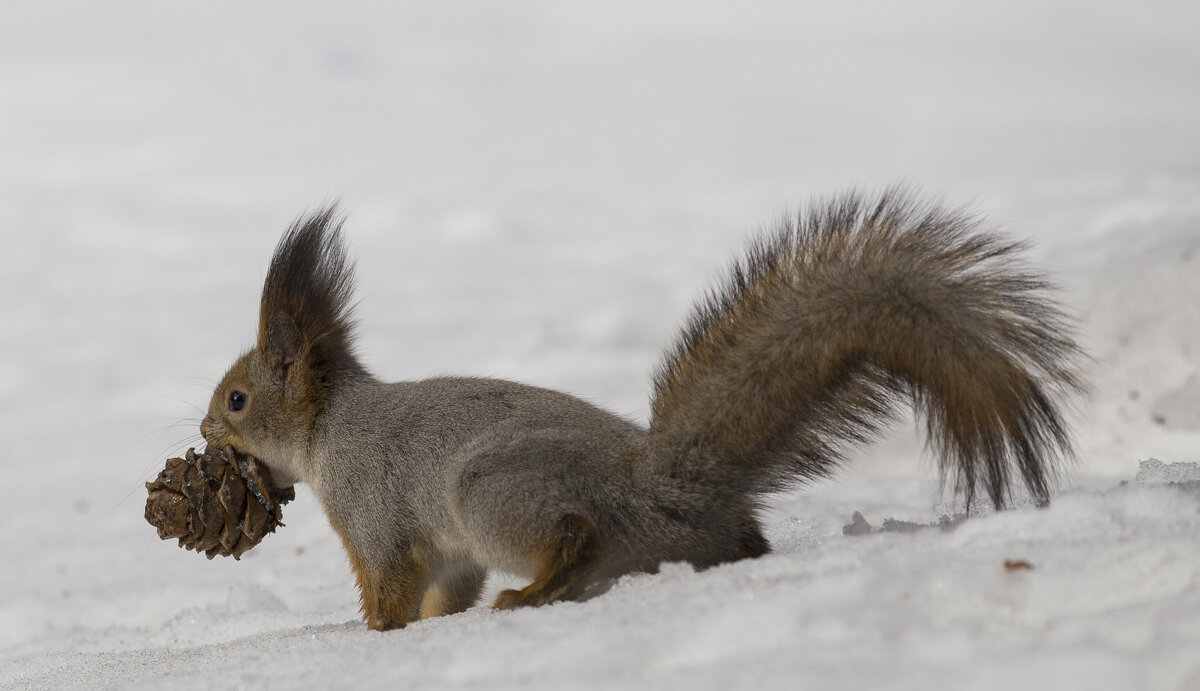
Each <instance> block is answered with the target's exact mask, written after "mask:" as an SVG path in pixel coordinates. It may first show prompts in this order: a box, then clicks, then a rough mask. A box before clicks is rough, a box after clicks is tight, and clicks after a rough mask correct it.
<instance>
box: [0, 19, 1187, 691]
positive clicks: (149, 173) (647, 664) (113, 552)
mask: <svg viewBox="0 0 1200 691" xmlns="http://www.w3.org/2000/svg"><path fill="white" fill-rule="evenodd" d="M1198 27H1200V4H1197V3H1196V2H1194V1H1193V0H1177V1H1173V2H1172V1H1163V2H1158V1H1152V2H1149V3H1134V2H1114V1H1108V2H1105V1H1100V2H1089V3H1078V2H1068V1H1067V0H1036V1H1035V0H1013V1H1012V2H1005V3H976V2H962V1H960V0H953V1H951V0H914V1H912V2H898V3H864V2H847V3H797V2H782V1H778V2H760V1H758V0H750V1H749V2H743V3H736V4H734V3H719V2H709V1H708V0H699V1H693V2H687V3H678V4H674V3H658V2H650V3H646V2H637V3H634V2H626V1H625V0H616V1H614V2H606V3H562V2H549V1H548V0H532V1H529V2H524V3H520V4H519V5H517V4H515V3H513V4H501V3H486V2H478V1H475V2H471V1H469V0H464V1H462V2H459V1H457V0H456V1H453V2H447V3H441V4H412V3H366V2H348V3H315V2H291V3H282V2H263V3H236V4H235V3H231V2H222V1H218V2H212V3H202V4H197V3H145V2H132V1H130V0H113V1H111V2H104V3H95V2H82V1H80V0H74V1H70V0H66V1H63V2H47V3H22V4H19V5H16V4H14V5H12V6H10V7H7V8H6V9H5V11H4V13H3V18H2V19H0V84H3V85H4V88H3V89H0V190H3V203H0V229H2V232H3V234H4V235H3V244H2V248H3V249H0V324H3V328H2V330H0V439H3V440H4V450H3V454H2V455H0V470H2V475H0V547H2V549H3V554H4V555H5V565H4V567H3V568H0V688H3V689H25V688H35V689H84V688H86V689H95V688H133V689H143V688H144V689H160V688H176V689H194V688H221V689H225V688H265V687H271V688H314V689H324V688H336V687H353V688H361V689H375V688H395V687H401V688H406V689H421V688H430V689H468V688H488V689H492V688H498V689H528V688H545V689H583V688H657V689H688V690H691V689H727V688H747V689H872V688H890V689H951V688H952V689H1024V688H1052V689H1200V653H1198V652H1197V651H1200V491H1198V489H1197V486H1198V483H1200V472H1198V471H1197V466H1196V463H1197V462H1198V461H1200V383H1198V382H1200V127H1197V123H1200V88H1197V87H1198V86H1200V81H1198V75H1200V29H1198ZM896 181H906V182H909V183H911V184H913V185H916V186H918V187H920V188H921V189H923V190H926V191H928V192H930V193H933V194H935V195H938V196H941V197H943V198H944V199H945V200H946V201H948V202H950V203H954V204H958V203H970V204H972V205H973V206H975V207H977V208H979V209H981V210H983V211H984V212H986V213H987V214H988V215H989V216H990V217H991V218H993V219H995V220H996V222H997V223H998V224H1000V225H1001V226H1002V227H1003V228H1004V229H1005V230H1006V231H1007V232H1009V233H1011V234H1013V235H1015V236H1018V237H1022V238H1027V239H1029V240H1030V241H1031V242H1032V243H1033V246H1034V247H1033V250H1032V256H1033V258H1034V259H1035V260H1037V261H1039V262H1040V263H1042V264H1043V265H1045V266H1047V267H1048V268H1049V269H1050V270H1051V271H1052V272H1053V274H1054V276H1055V278H1056V279H1057V280H1058V281H1059V283H1060V284H1061V285H1062V286H1063V297H1064V300H1065V301H1066V302H1067V304H1068V305H1069V306H1070V308H1071V310H1072V311H1073V312H1075V313H1076V314H1077V315H1078V316H1079V322H1080V325H1081V330H1082V334H1083V339H1084V341H1085V343H1086V345H1087V347H1088V349H1089V351H1090V352H1091V354H1092V356H1093V358H1094V360H1093V362H1092V363H1091V364H1090V370H1091V372H1090V375H1091V376H1092V378H1093V380H1094V382H1095V384H1096V395H1095V398H1094V400H1092V401H1091V402H1090V403H1089V404H1087V405H1085V406H1083V407H1081V409H1080V410H1079V411H1078V414H1077V415H1076V421H1077V423H1076V424H1077V438H1078V443H1079V450H1080V454H1079V461H1078V463H1077V464H1075V466H1074V467H1072V468H1071V469H1070V471H1069V472H1068V474H1067V477H1066V478H1065V480H1064V482H1063V484H1062V487H1061V488H1060V490H1059V492H1058V493H1057V495H1056V496H1055V499H1054V501H1053V503H1052V504H1051V506H1050V507H1049V508H1047V509H1044V510H1037V509H1035V508H1033V507H1030V506H1021V507H1017V508H1016V509H1015V510H1012V511H1006V512H1002V513H991V512H982V513H978V514H976V515H973V516H971V517H970V518H968V519H967V520H965V521H962V522H960V523H957V524H956V525H954V527H953V529H922V528H921V527H922V526H927V525H933V524H937V523H938V522H939V520H940V519H941V518H942V517H944V516H946V517H953V516H956V515H957V514H958V512H959V511H960V510H961V507H959V506H957V505H956V504H954V503H953V498H952V497H949V496H946V495H945V494H944V493H942V492H940V490H939V488H938V487H937V484H936V478H935V473H934V471H933V468H932V464H931V463H930V462H929V461H928V459H925V460H922V452H921V441H920V439H919V436H918V435H917V434H916V433H915V432H914V430H915V429H916V427H917V426H916V425H914V424H913V423H912V421H909V420H906V421H900V422H899V423H898V424H897V425H896V427H895V432H894V434H893V435H891V436H889V437H888V439H886V440H885V441H884V442H882V443H881V444H879V445H877V446H875V447H873V448H871V449H868V450H865V451H864V452H863V453H862V455H861V457H860V458H858V459H856V461H855V462H854V463H853V464H852V465H851V466H850V467H848V468H847V469H846V470H845V472H844V473H842V475H841V476H840V477H838V478H836V479H834V480H830V481H826V482H820V483H816V484H812V485H808V486H806V487H804V488H801V489H800V490H798V491H796V492H793V493H789V494H786V495H781V496H779V497H778V498H777V499H776V500H775V501H774V502H773V503H772V507H771V510H770V512H769V514H768V515H767V516H766V520H767V525H768V537H769V538H770V540H771V543H772V545H773V547H774V550H775V551H774V554H772V555H770V556H767V557H764V558H762V559H758V560H755V561H749V562H742V563H736V564H730V565H727V566H722V567H719V568H715V569H711V570H709V571H705V572H701V573H696V572H694V571H693V570H692V569H691V568H689V567H686V566H683V565H678V564H673V565H667V566H665V567H664V568H663V570H662V572H661V573H659V574H656V575H638V576H631V577H626V578H624V579H622V580H621V581H620V582H618V583H617V584H616V585H615V587H614V588H613V589H612V590H611V591H610V592H608V593H606V594H604V595H601V596H599V597H596V598H594V599H592V600H589V601H587V602H583V603H565V604H557V605H553V606H549V607H544V608H540V609H534V610H526V611H516V612H506V613H495V612H492V611H491V610H490V609H489V608H488V607H487V605H486V600H485V602H484V603H482V604H481V605H480V606H478V607H476V608H474V609H472V610H470V611H468V612H466V613H463V614H461V615H457V616H452V617H445V618H441V619H435V620H427V621H422V622H419V623H416V624H413V625H411V626H410V627H408V628H407V629H404V630H400V631H392V632H388V633H386V634H379V633H374V632H369V631H367V630H365V628H364V626H363V624H362V623H361V621H360V620H359V618H358V614H357V611H356V608H357V601H356V599H357V596H356V593H355V591H354V587H353V579H352V577H351V574H350V570H349V567H348V565H347V561H346V558H345V556H344V554H343V553H342V551H341V549H340V546H339V545H338V543H337V539H336V537H335V536H334V534H333V533H332V532H331V530H330V529H329V527H328V525H327V524H326V522H325V519H324V517H323V516H322V515H321V513H320V511H319V509H318V508H317V507H316V506H315V503H314V501H313V498H312V495H311V493H309V492H308V491H307V490H306V489H305V488H303V487H301V488H300V492H299V496H298V498H297V500H296V501H295V502H293V503H292V504H291V505H289V506H288V510H287V511H286V522H287V527H286V528H283V529H281V530H280V531H279V532H278V533H277V534H275V535H272V536H270V537H268V538H267V539H266V540H265V541H264V542H263V544H262V545H260V546H259V547H257V548H256V549H254V550H252V551H251V552H249V553H248V554H247V555H246V556H245V557H244V558H243V559H242V560H241V561H240V562H235V561H233V560H222V559H218V560H214V561H211V562H210V561H207V560H205V559H203V558H201V557H199V556H197V555H196V554H193V553H189V552H184V551H182V550H178V549H176V548H175V547H174V546H173V544H171V543H165V542H160V541H159V540H158V539H157V536H156V535H155V534H154V530H153V529H152V528H151V527H150V526H148V525H147V524H146V523H145V522H144V521H143V519H142V508H143V502H144V500H145V490H144V488H143V486H142V483H143V482H145V481H146V480H148V479H151V478H153V476H154V475H155V473H156V472H157V470H158V469H159V468H160V467H161V466H162V463H163V461H164V459H166V458H167V457H168V456H170V455H175V454H178V453H181V452H182V450H183V449H185V448H186V447H187V446H189V445H195V444H196V438H195V433H196V431H197V422H198V417H199V416H200V415H201V412H200V410H201V409H203V408H204V407H206V406H207V401H208V396H209V392H210V390H211V386H212V384H213V383H214V382H215V380H217V379H218V378H219V377H220V376H221V374H222V373H223V371H224V368H225V367H226V366H227V365H228V364H229V363H230V362H231V361H232V360H233V358H234V357H235V356H236V355H237V354H238V353H239V352H241V350H242V349H243V348H245V347H247V346H248V345H249V344H250V342H251V339H252V337H253V329H254V326H255V308H256V306H257V296H258V291H259V289H260V286H261V280H262V278H263V274H264V272H265V269H266V266H267V259H268V257H269V255H270V252H271V249H272V247H273V246H274V243H275V241H276V240H277V238H278V234H279V232H280V231H281V230H282V229H283V227H284V226H285V225H286V224H287V223H288V222H290V221H291V220H292V219H293V218H295V217H296V216H297V215H298V214H300V213H301V212H303V211H304V210H306V209H312V208H315V207H316V206H317V205H320V204H322V203H324V202H326V201H328V200H331V199H336V198H340V199H341V200H342V201H343V204H344V209H345V210H346V211H347V212H348V214H349V223H348V226H347V234H348V238H349V242H350V245H351V251H352V252H353V253H354V254H356V255H357V256H358V257H359V270H360V298H361V300H362V303H361V309H360V315H361V322H362V329H361V344H362V354H363V356H364V358H365V360H366V361H367V362H368V363H369V364H370V365H371V366H372V367H373V368H374V370H375V371H376V372H377V373H378V374H380V375H381V376H384V377H387V378H393V379H401V378H417V377H423V376H429V375H433V374H442V373H469V374H481V375H494V376H503V377H507V378H512V379H518V380H522V381H526V382H530V383H534V384H538V385H543V386H551V387H555V388H560V389H565V390H568V391H571V392H573V393H576V394H579V395H582V396H584V397H586V398H588V399H590V400H592V401H595V402H597V403H599V404H601V405H604V406H606V407H608V408H611V409H613V410H616V411H618V412H620V413H622V414H628V415H630V416H633V417H637V418H642V419H644V417H645V415H646V412H647V400H646V391H647V390H648V377H649V372H650V371H651V369H652V367H653V365H654V363H655V361H656V358H657V356H658V353H659V351H660V350H661V348H662V347H663V346H664V345H665V344H667V343H669V341H670V339H671V337H672V334H673V332H674V330H675V329H676V328H677V325H678V324H679V323H680V322H681V320H682V319H683V317H684V315H685V313H686V311H687V308H688V306H689V304H690V303H691V301H692V300H693V299H694V298H695V297H696V296H698V295H699V294H700V293H701V292H702V290H703V289H704V287H705V286H706V285H707V284H708V281H710V280H711V279H712V277H713V276H714V275H716V274H717V273H718V272H719V271H720V270H721V269H722V267H723V266H724V265H725V264H726V263H727V261H728V259H729V258H730V257H731V256H732V254H733V253H735V252H736V251H737V249H738V248H739V247H740V246H741V245H742V244H743V242H744V241H745V238H746V237H747V236H748V235H749V234H750V233H752V232H754V231H755V230H757V229H759V228H762V227H764V226H766V225H769V224H771V223H773V222H774V221H775V220H776V219H778V218H779V217H780V215H781V214H783V213H785V212H787V211H788V210H794V209H795V208H797V206H798V205H801V204H803V203H805V202H806V201H807V200H809V199H810V198H811V197H813V196H819V195H828V194H833V193H837V192H839V191H842V190H844V189H846V188H848V187H851V186H857V187H859V188H860V189H865V190H877V189H880V188H882V187H884V186H886V185H888V184H890V183H894V182H896ZM1150 459H1157V460H1155V461H1151V460H1150ZM1141 461H1145V462H1144V463H1140V462H1141ZM855 512H859V513H860V514H861V516H862V523H863V524H865V525H866V526H867V527H868V529H867V530H859V531H857V532H859V533H861V534H845V533H844V532H843V527H845V526H847V525H848V524H854V523H855V521H854V520H853V519H854V514H855ZM888 519H890V520H891V521H892V523H891V525H893V526H907V528H906V529H892V530H888V529H884V530H880V527H881V526H884V521H885V520H888ZM849 532H850V533H854V532H856V531H853V530H851V531H849ZM1006 561H1009V562H1022V561H1023V562H1027V563H1028V565H1029V566H1031V567H1032V568H1020V567H1019V566H1017V567H1012V566H1011V565H1010V568H1005V562H1006ZM511 584H512V581H511V580H510V579H508V578H506V577H504V576H497V577H496V578H494V579H493V582H492V583H490V584H489V588H488V592H487V594H486V595H485V598H488V597H494V596H495V594H496V592H498V590H499V589H501V588H503V587H506V586H508V585H511Z"/></svg>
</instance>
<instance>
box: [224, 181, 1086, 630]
mask: <svg viewBox="0 0 1200 691" xmlns="http://www.w3.org/2000/svg"><path fill="white" fill-rule="evenodd" d="M340 229H341V223H340V221H339V220H338V217H337V215H336V212H335V210H334V209H326V210H323V211H320V212H318V213H316V214H312V215H310V216H308V217H306V218H303V219H301V220H299V221H298V222H297V223H296V224H294V225H293V226H292V227H291V228H290V229H289V230H288V231H287V232H286V233H285V234H284V237H283V239H282V240H281V241H280V243H279V245H278V247H277V248H276V251H275V255H274V258H273V259H272V262H271V266H270V270H269V272H268V275H267V279H266V283H265V285H264V288H263V296H262V302H261V313H260V320H259V329H258V340H257V343H256V345H255V347H254V348H252V349H251V350H250V351H248V352H247V353H245V354H243V355H242V356H241V357H240V358H239V359H238V360H237V361H236V362H235V363H234V365H233V366H232V367H231V368H230V370H229V372H228V373H227V374H226V375H225V377H224V379H223V380H222V381H221V383H220V384H218V386H217V388H216V390H215V391H214V393H213V396H212V399H211V402H210V405H209V411H208V415H206V417H205V419H204V421H203V423H202V424H201V432H202V433H203V434H204V436H205V438H206V439H207V440H208V441H209V443H210V444H216V445H218V446H232V447H234V448H236V449H237V450H239V451H241V452H242V453H245V454H249V455H252V456H255V457H257V458H259V459H260V460H262V461H263V462H265V463H266V464H267V465H269V466H271V468H272V471H273V476H274V477H276V478H279V479H282V481H283V482H288V483H290V482H305V483H308V484H310V485H311V486H312V489H313V493H314V495H315V496H316V498H317V500H318V501H319V502H320V503H321V506H322V507H323V509H324V510H325V513H326V515H327V517H328V518H329V520H330V523H331V524H332V526H333V528H334V530H335V531H336V532H337V534H338V535H339V537H340V538H341V540H342V543H343V545H344V546H345V548H346V551H347V554H348V555H349V558H350V564H351V567H352V569H353V570H354V573H355V577H356V579H357V581H358V585H359V590H360V593H361V596H362V604H363V611H364V613H365V615H366V619H367V622H368V624H369V625H370V626H371V628H376V629H387V628H392V627H396V626H403V625H404V624H405V623H406V622H408V621H411V620H413V619H415V618H417V617H424V616H433V615H439V614H450V613H454V612H458V611H462V610H463V609H465V608H467V607H470V606H471V605H472V604H473V603H474V602H475V600H476V599H477V598H478V596H479V594H480V592H481V590H482V588H483V584H484V580H485V578H486V574H487V571H488V569H500V570H504V571H508V572H511V573H515V574H518V575H523V576H526V577H528V578H530V579H532V582H531V583H530V584H529V585H528V586H526V587H525V588H522V589H519V590H516V589H514V590H506V591H504V592H502V593H501V594H500V596H499V597H498V598H497V600H496V602H495V604H494V606H495V607H497V608H500V609H507V608H512V607H520V606H529V605H540V604H546V603H549V602H555V601H558V600H563V599H577V598H581V597H585V596H586V595H587V594H589V593H592V592H595V590H596V589H597V588H600V587H603V584H604V583H605V582H607V581H609V580H610V579H612V578H614V577H616V576H620V575H621V574H624V573H628V572H631V571H654V570H655V569H657V567H658V564H659V563H661V562H664V561H680V560H682V561H688V562H691V563H692V564H694V565H696V566H698V567H707V566H711V565H713V564H718V563H721V562H726V561H733V560H737V559H742V558H748V557H757V556H760V555H762V554H765V553H767V552H768V551H769V549H770V545H769V544H768V542H767V540H766V539H765V538H764V537H763V534H762V529H761V525H760V522H759V519H758V515H757V513H758V508H759V506H760V502H761V499H762V497H763V496H764V495H765V494H766V493H768V492H771V491H774V490H777V489H779V488H781V487H784V486H787V485H789V484H791V483H794V482H797V481H801V480H805V479H808V478H814V477H819V476H823V475H827V474H829V473H830V472H831V470H832V469H833V468H834V467H835V466H836V465H837V464H838V463H840V462H842V460H843V458H844V457H845V455H846V453H847V451H848V450H849V449H850V448H851V447H852V446H854V445H855V444H859V443H862V442H865V441H869V440H870V439H872V438H873V437H874V436H875V435H876V434H877V433H878V432H879V431H880V429H881V428H882V425H883V424H884V423H885V422H886V421H887V420H888V419H889V418H891V417H892V415H893V413H895V412H896V411H897V409H898V408H899V407H900V406H901V405H902V404H904V403H907V402H911V404H912V405H913V406H914V407H915V408H916V410H917V411H918V412H919V413H921V414H922V415H923V416H924V417H925V418H926V421H927V426H928V439H929V443H930V445H931V446H932V448H933V449H934V451H935V453H936V454H937V457H938V462H939V464H940V467H941V470H942V472H943V473H944V474H945V475H947V476H950V477H952V478H953V481H954V486H955V488H956V489H957V490H959V491H961V492H962V493H963V494H964V495H965V496H966V498H967V500H968V502H970V501H972V500H973V499H974V498H975V495H976V492H977V491H978V490H979V489H982V490H984V491H986V493H987V495H988V497H989V498H990V499H991V500H992V501H993V503H994V504H995V505H996V506H997V507H1002V506H1004V505H1005V503H1006V502H1007V501H1008V500H1009V498H1010V493H1011V491H1012V489H1013V485H1014V484H1015V480H1016V479H1017V478H1018V477H1019V478H1020V480H1021V481H1022V482H1023V484H1024V485H1025V487H1026V488H1027V489H1028V491H1029V493H1030V494H1031V495H1032V496H1033V498H1034V499H1035V500H1036V501H1037V502H1038V503H1039V504H1044V503H1046V502H1047V501H1048V500H1049V491H1050V486H1051V484H1052V480H1053V478H1054V475H1055V472H1056V467H1057V466H1056V463H1057V461H1058V460H1059V459H1062V458H1064V457H1066V456H1069V455H1070V441H1069V435H1068V432H1067V426H1066V422H1065V419H1064V414H1063V406H1064V405H1065V404H1066V403H1067V402H1068V401H1069V400H1070V399H1071V397H1072V396H1074V395H1076V394H1078V393H1080V392H1081V391H1083V390H1084V388H1085V387H1084V384H1083V382H1082V380H1081V378H1080V374H1079V373H1078V370H1077V369H1076V368H1077V365H1078V361H1079V360H1080V358H1081V357H1082V355H1081V352H1080V350H1079V348H1078V347H1077V346H1076V344H1075V343H1074V341H1073V340H1072V338H1071V328H1070V322H1069V319H1068V318H1067V317H1066V316H1065V315H1064V313H1063V312H1062V311H1061V310H1060V308H1059V307H1057V306H1056V304H1055V303H1054V302H1053V300H1052V298H1051V288H1050V286H1049V285H1048V284H1047V283H1046V281H1045V280H1044V279H1043V278H1042V277H1041V276H1040V275H1039V274H1037V273H1035V272H1033V271H1032V270H1030V269H1029V268H1027V267H1026V266H1025V265H1024V264H1022V263H1021V261H1020V260H1019V258H1018V251H1019V249H1020V245H1019V244H1015V243H1011V242H1007V241H1005V240H1003V239H1001V238H999V237H998V236H997V235H995V234H993V233H990V232H988V231H986V230H985V229H984V228H982V226H981V225H980V223H979V222H978V221H977V220H976V219H975V218H974V217H972V216H970V215H969V214H967V213H964V212H959V211H951V210H946V209H944V208H941V207H939V206H937V205H933V204H927V203H923V202H920V201H919V200H917V199H916V198H915V197H913V196H911V195H909V194H906V193H903V192H901V191H897V190H892V191H889V192H887V193H885V194H883V195H881V196H880V197H878V198H875V199H868V198H865V197H862V196H860V195H856V194H849V195H845V196H843V197H840V198H837V199H835V200H833V201H832V202H830V203H827V204H824V205H817V206H814V207H812V209H810V210H809V211H808V212H807V213H806V214H804V215H802V216H801V217H799V218H798V219H797V220H795V221H790V222H786V223H784V224H782V225H781V226H780V227H779V229H778V230H776V232H774V233H773V234H771V235H768V236H767V237H765V238H763V239H761V240H759V241H758V242H757V243H756V244H754V245H752V246H751V248H750V251H749V253H748V254H747V256H746V258H745V259H744V260H742V261H739V262H736V263H735V264H734V265H733V268H732V270H731V271H730V273H729V276H728V277H727V279H726V280H725V282H724V283H723V284H722V287H721V288H719V289H717V290H716V291H714V292H713V293H712V294H711V295H710V296H709V297H708V299H707V300H706V301H704V302H702V303H701V304H700V305H699V307H698V309H697V310H696V313H695V315H694V316H693V317H692V319H691V321H690V323H689V325H688V327H687V328H686V329H685V330H684V332H683V333H682V335H681V336H680V337H679V340H678V342H677V343H676V345H675V347H674V348H673V349H671V350H670V351H669V352H668V353H667V354H666V356H665V358H664V361H663V363H662V365H661V366H660V367H659V369H658V371H657V373H656V374H655V377H654V397H653V401H652V415H651V420H650V425H649V428H644V427H642V426H640V425H637V424H635V423H632V422H630V421H628V420H625V419H623V418H620V417H619V416H616V415H613V414H612V413H609V412H607V411H604V410H601V409H599V408H597V407H596V406H593V405H591V404H588V403H586V402H584V401H582V400H580V399H578V398H575V397H573V396H570V395H568V394H564V393H560V392H555V391H549V390H546V389H540V388H537V387H531V386H526V385H522V384H518V383H515V382H506V381H500V380H495V379H474V378H441V379H428V380H423V381H417V382H396V383H386V382H382V381H379V380H378V379H376V378H375V377H374V376H372V375H371V374H370V373H369V372H368V371H367V369H366V368H365V367H363V366H362V365H361V364H360V363H359V360H358V358H357V356H356V355H355V353H354V348H353V336H352V330H353V322H352V318H351V317H352V309H351V302H350V301H351V299H352V287H353V266H352V264H351V263H350V262H349V260H348V259H347V255H346V253H345V250H344V248H343V245H342V240H341V231H340Z"/></svg>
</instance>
